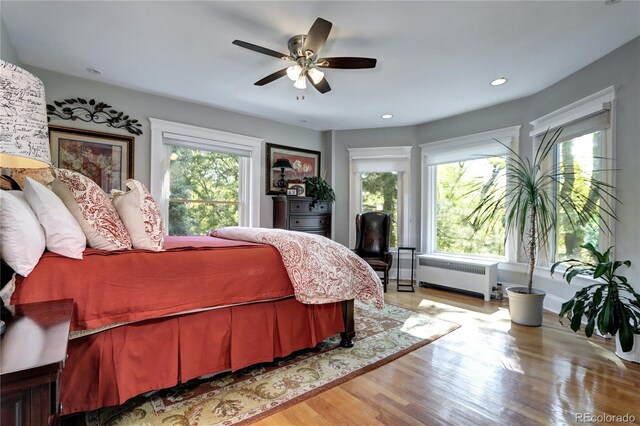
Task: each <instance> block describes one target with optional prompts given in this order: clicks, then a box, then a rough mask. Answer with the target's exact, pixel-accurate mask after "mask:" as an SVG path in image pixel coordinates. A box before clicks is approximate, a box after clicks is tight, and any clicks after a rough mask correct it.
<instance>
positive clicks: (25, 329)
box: [0, 299, 73, 425]
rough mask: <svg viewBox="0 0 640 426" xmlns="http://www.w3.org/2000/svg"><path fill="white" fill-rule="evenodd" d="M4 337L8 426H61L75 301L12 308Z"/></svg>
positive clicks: (2, 378) (0, 350)
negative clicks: (62, 380)
mask: <svg viewBox="0 0 640 426" xmlns="http://www.w3.org/2000/svg"><path fill="white" fill-rule="evenodd" d="M9 309H10V310H12V311H13V317H12V319H11V320H10V321H9V323H8V324H7V331H6V332H5V335H4V336H3V337H2V346H0V354H1V357H2V365H1V366H0V383H1V386H0V389H1V392H0V393H1V394H2V397H1V399H2V419H1V421H2V424H3V425H47V424H57V423H58V422H57V420H58V416H59V415H60V411H61V406H60V373H61V372H62V369H63V367H64V364H65V360H66V359H67V342H68V339H69V327H70V324H71V314H72V311H73V300H71V299H65V300H56V301H51V302H40V303H27V304H24V305H15V306H9Z"/></svg>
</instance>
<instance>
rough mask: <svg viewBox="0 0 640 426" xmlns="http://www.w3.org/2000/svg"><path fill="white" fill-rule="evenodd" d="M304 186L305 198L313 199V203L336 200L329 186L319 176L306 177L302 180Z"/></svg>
mask: <svg viewBox="0 0 640 426" xmlns="http://www.w3.org/2000/svg"><path fill="white" fill-rule="evenodd" d="M302 181H303V182H304V184H305V188H306V192H307V196H309V197H313V201H314V202H316V201H330V202H333V201H335V199H336V193H335V192H334V191H333V188H331V185H329V183H328V182H327V181H326V180H324V179H323V178H321V177H320V176H310V177H309V176H307V177H305V178H304V179H303V180H302Z"/></svg>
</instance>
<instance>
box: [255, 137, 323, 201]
mask: <svg viewBox="0 0 640 426" xmlns="http://www.w3.org/2000/svg"><path fill="white" fill-rule="evenodd" d="M280 158H285V159H287V160H289V162H290V163H291V166H293V170H285V171H284V178H285V179H286V180H287V184H299V183H302V179H303V178H305V177H307V176H320V152H319V151H311V150H309V149H300V148H292V147H289V146H282V145H273V144H270V143H268V144H267V155H266V159H267V164H266V167H265V169H266V175H267V179H266V182H267V185H266V186H267V188H266V189H267V194H274V195H276V194H280V188H278V187H277V186H276V182H278V180H280V169H274V168H273V165H274V164H275V162H276V160H278V159H280Z"/></svg>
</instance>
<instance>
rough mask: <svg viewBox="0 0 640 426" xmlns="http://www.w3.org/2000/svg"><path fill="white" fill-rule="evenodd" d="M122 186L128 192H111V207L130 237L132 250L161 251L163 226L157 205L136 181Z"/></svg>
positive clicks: (145, 189)
mask: <svg viewBox="0 0 640 426" xmlns="http://www.w3.org/2000/svg"><path fill="white" fill-rule="evenodd" d="M124 184H125V186H126V187H127V188H129V189H130V190H129V191H128V192H126V193H124V192H122V191H117V192H116V191H112V192H113V193H114V194H113V205H114V206H115V208H116V210H117V211H118V215H119V216H120V219H122V223H124V226H125V228H127V232H129V235H130V236H131V243H132V245H133V248H136V249H145V250H154V251H160V250H162V243H163V241H164V226H163V224H162V218H161V217H160V209H159V208H158V203H156V200H154V199H153V197H152V196H151V194H149V191H147V188H145V186H144V185H143V184H142V183H140V182H138V181H137V180H133V179H128V180H126V181H125V182H124Z"/></svg>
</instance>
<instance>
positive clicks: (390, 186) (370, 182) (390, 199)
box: [360, 172, 398, 247]
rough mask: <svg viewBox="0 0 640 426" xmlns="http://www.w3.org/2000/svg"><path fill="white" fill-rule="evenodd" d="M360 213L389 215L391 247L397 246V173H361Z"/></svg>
mask: <svg viewBox="0 0 640 426" xmlns="http://www.w3.org/2000/svg"><path fill="white" fill-rule="evenodd" d="M360 179H361V185H362V200H361V205H362V211H363V212H368V211H381V212H385V213H389V214H390V215H391V238H390V244H391V247H397V246H398V172H381V173H362V174H361V175H360Z"/></svg>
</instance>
